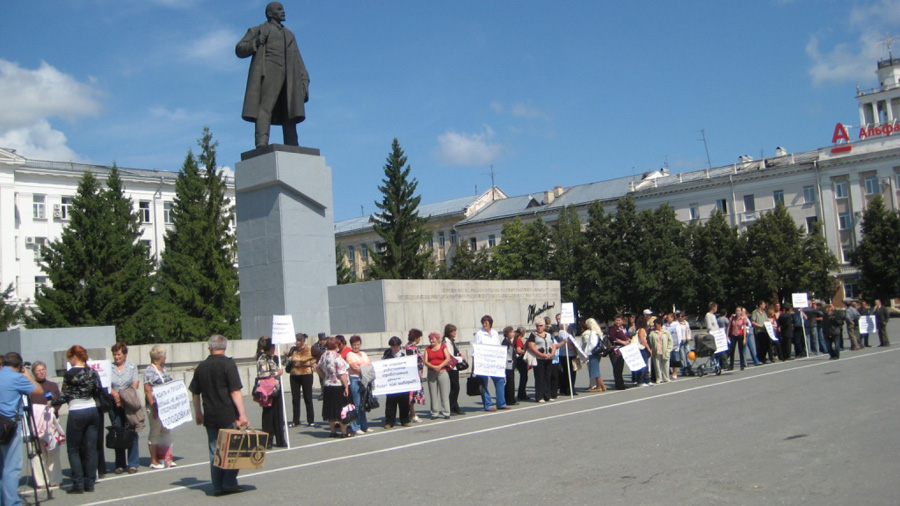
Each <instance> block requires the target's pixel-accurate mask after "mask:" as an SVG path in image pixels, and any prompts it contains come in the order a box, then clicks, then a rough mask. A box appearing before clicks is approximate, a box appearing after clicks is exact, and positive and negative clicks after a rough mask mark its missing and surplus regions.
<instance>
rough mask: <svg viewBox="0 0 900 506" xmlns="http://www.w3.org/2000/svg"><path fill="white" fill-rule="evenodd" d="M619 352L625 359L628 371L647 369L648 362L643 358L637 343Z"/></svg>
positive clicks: (623, 347)
mask: <svg viewBox="0 0 900 506" xmlns="http://www.w3.org/2000/svg"><path fill="white" fill-rule="evenodd" d="M619 351H620V352H621V353H622V358H623V359H625V365H627V366H628V370H630V371H640V370H641V369H643V368H645V367H647V362H645V361H644V357H642V356H641V349H640V348H638V344H637V343H633V344H629V345H628V346H622V347H621V348H619Z"/></svg>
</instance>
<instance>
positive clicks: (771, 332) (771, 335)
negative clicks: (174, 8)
mask: <svg viewBox="0 0 900 506" xmlns="http://www.w3.org/2000/svg"><path fill="white" fill-rule="evenodd" d="M763 325H764V326H765V327H766V333H768V334H769V339H771V340H772V341H773V342H776V343H777V342H778V338H777V337H775V327H774V326H773V325H772V322H766V323H763Z"/></svg>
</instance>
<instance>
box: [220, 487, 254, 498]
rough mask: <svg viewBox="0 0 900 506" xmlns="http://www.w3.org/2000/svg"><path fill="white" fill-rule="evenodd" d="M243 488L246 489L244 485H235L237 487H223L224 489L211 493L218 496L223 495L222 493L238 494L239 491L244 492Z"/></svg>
mask: <svg viewBox="0 0 900 506" xmlns="http://www.w3.org/2000/svg"><path fill="white" fill-rule="evenodd" d="M245 490H247V489H245V488H244V487H241V486H237V487H234V488H225V489H222V490H220V491H218V492H216V493H215V494H213V495H214V496H216V497H220V496H223V495H231V494H240V493H241V492H244V491H245Z"/></svg>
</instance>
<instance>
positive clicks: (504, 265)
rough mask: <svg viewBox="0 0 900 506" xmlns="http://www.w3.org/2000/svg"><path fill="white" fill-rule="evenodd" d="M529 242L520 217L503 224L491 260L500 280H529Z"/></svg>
mask: <svg viewBox="0 0 900 506" xmlns="http://www.w3.org/2000/svg"><path fill="white" fill-rule="evenodd" d="M529 242H530V241H529V238H528V230H527V228H526V226H525V224H524V223H522V220H521V219H520V218H519V217H518V216H516V217H515V218H514V219H512V220H508V221H506V222H505V223H503V228H502V229H501V231H500V243H499V244H498V245H497V246H496V247H494V251H493V254H492V258H491V259H492V261H493V264H494V269H495V271H496V272H497V277H498V279H528V274H527V273H528V272H530V269H529V268H528V266H527V263H528V259H527V256H528V249H529V246H530V245H529ZM454 261H455V257H454Z"/></svg>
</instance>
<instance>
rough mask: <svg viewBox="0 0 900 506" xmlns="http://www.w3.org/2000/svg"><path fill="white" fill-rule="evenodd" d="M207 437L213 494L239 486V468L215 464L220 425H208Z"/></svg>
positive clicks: (234, 424) (234, 426)
mask: <svg viewBox="0 0 900 506" xmlns="http://www.w3.org/2000/svg"><path fill="white" fill-rule="evenodd" d="M222 428H223V429H234V428H237V424H236V423H232V424H231V425H229V426H228V427H222ZM206 437H207V438H208V439H209V475H210V481H211V482H212V486H213V494H219V493H221V492H222V491H223V490H228V489H234V488H237V486H238V484H237V475H238V470H237V469H222V468H221V467H216V466H214V465H213V463H214V462H215V458H216V441H217V440H218V439H219V427H212V426H210V425H207V426H206Z"/></svg>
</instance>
